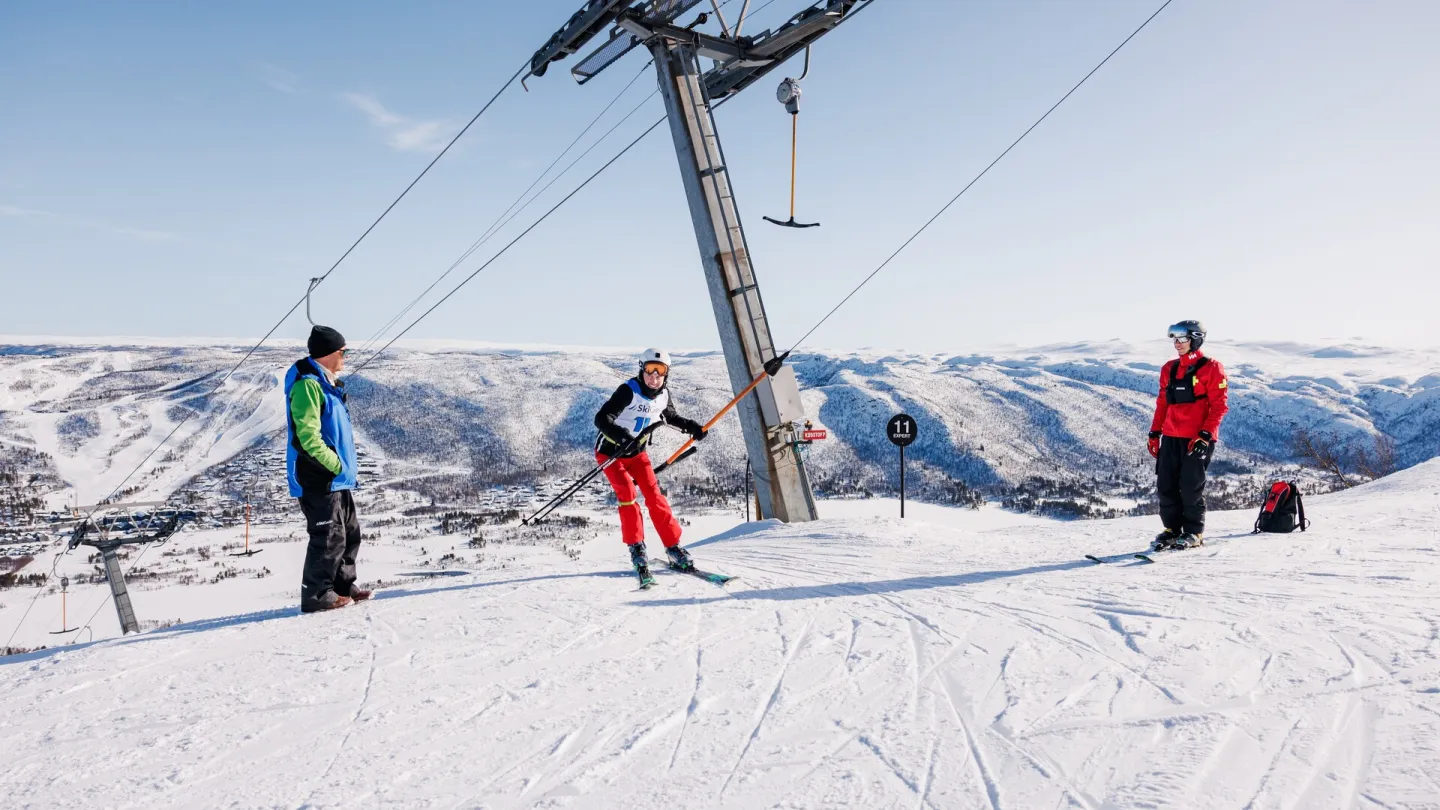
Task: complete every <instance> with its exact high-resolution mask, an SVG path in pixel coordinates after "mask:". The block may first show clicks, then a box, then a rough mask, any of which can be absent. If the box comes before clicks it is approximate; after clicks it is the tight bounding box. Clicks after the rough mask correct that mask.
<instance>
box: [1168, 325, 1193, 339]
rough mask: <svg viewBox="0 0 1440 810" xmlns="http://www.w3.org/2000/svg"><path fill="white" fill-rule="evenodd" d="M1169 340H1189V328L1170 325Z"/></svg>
mask: <svg viewBox="0 0 1440 810" xmlns="http://www.w3.org/2000/svg"><path fill="white" fill-rule="evenodd" d="M1168 334H1169V335H1170V339H1171V340H1190V330H1189V329H1187V328H1185V327H1183V326H1172V327H1170V329H1169V333H1168Z"/></svg>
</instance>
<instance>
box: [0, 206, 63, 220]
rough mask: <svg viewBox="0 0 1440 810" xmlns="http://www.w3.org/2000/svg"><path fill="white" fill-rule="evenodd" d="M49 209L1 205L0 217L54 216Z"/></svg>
mask: <svg viewBox="0 0 1440 810" xmlns="http://www.w3.org/2000/svg"><path fill="white" fill-rule="evenodd" d="M53 216H55V215H54V214H52V213H50V212H49V211H36V210H35V209H33V208H20V207H19V206H15V205H0V217H29V218H32V219H33V218H39V217H53Z"/></svg>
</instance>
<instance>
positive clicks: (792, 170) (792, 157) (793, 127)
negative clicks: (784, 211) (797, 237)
mask: <svg viewBox="0 0 1440 810" xmlns="http://www.w3.org/2000/svg"><path fill="white" fill-rule="evenodd" d="M799 122H800V116H799V115H798V114H795V115H791V116H790V219H791V220H792V221H793V220H794V219H795V130H796V127H797V126H798V125H799Z"/></svg>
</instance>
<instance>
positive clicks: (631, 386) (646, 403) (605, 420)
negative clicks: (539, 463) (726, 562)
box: [595, 349, 705, 587]
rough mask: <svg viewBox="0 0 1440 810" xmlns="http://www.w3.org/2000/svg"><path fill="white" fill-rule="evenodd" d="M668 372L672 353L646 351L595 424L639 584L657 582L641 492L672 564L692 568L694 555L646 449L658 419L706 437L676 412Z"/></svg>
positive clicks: (598, 454)
mask: <svg viewBox="0 0 1440 810" xmlns="http://www.w3.org/2000/svg"><path fill="white" fill-rule="evenodd" d="M669 375H670V355H669V354H667V353H666V352H663V351H660V350H659V349H646V350H645V351H644V353H642V354H641V355H640V369H639V373H637V374H636V375H635V376H634V377H633V378H631V379H629V380H626V381H625V383H624V384H623V385H621V386H620V387H619V388H617V389H615V393H614V394H612V395H611V396H610V400H609V401H608V402H606V403H605V405H604V406H603V407H602V408H600V412H599V413H597V414H595V427H596V428H598V429H599V430H600V436H599V437H598V438H597V439H596V440H595V460H596V461H597V462H599V463H601V464H604V463H605V462H606V461H609V460H610V459H611V458H614V459H615V463H613V464H611V465H610V466H609V467H606V468H605V477H606V478H608V479H609V480H610V486H612V487H614V488H615V499H616V500H617V501H619V502H620V536H621V539H623V540H624V541H625V544H626V545H627V546H629V547H630V561H631V562H632V563H633V564H634V565H635V573H636V574H638V575H639V576H640V584H641V585H642V586H647V587H648V586H649V585H650V584H652V583H654V579H653V578H651V576H650V566H649V563H648V561H647V558H646V556H645V526H644V523H643V521H642V518H641V516H640V505H639V503H638V502H637V498H638V496H637V492H636V490H637V489H638V490H639V495H643V496H644V498H645V507H646V508H647V509H648V510H649V511H650V522H651V523H652V524H654V526H655V532H656V534H659V535H660V542H662V543H664V544H665V554H666V556H667V557H669V559H670V565H671V566H673V567H675V568H678V569H681V570H688V569H691V568H694V567H695V566H694V563H692V562H691V561H690V554H689V553H688V552H686V551H685V549H683V548H681V547H680V523H679V521H677V520H676V519H675V515H674V514H673V513H672V512H671V511H670V502H669V501H667V500H666V499H665V496H664V495H663V494H662V493H661V492H660V484H659V483H658V482H657V481H656V480H655V470H654V469H653V468H652V467H651V466H650V456H649V454H647V453H646V452H645V447H646V445H648V444H649V442H650V434H649V433H647V432H646V428H648V427H651V426H652V425H654V424H657V423H663V424H667V425H671V426H674V427H676V428H679V429H680V430H682V431H684V432H685V433H688V434H690V435H691V436H693V437H694V438H695V439H697V440H700V439H704V438H705V428H704V427H702V426H701V425H700V423H698V422H695V421H693V420H690V419H686V418H685V417H683V416H680V415H679V414H677V413H675V406H674V404H673V403H672V402H671V401H670V390H669V388H668V387H667V386H666V379H667V378H668V377H669Z"/></svg>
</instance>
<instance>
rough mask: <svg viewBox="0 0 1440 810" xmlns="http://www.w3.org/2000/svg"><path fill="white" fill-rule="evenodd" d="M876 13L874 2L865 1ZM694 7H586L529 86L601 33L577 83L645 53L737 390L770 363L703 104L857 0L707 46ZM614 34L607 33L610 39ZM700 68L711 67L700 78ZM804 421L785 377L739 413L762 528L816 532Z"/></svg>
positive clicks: (622, 3) (712, 39)
mask: <svg viewBox="0 0 1440 810" xmlns="http://www.w3.org/2000/svg"><path fill="white" fill-rule="evenodd" d="M869 1H870V2H873V0H869ZM699 2H700V0H591V2H589V3H587V4H585V6H584V7H583V8H581V10H580V11H578V12H576V14H575V15H574V16H572V17H571V18H570V20H569V21H568V22H567V23H566V24H565V26H564V27H563V28H561V29H560V30H559V31H557V32H556V33H555V35H554V36H552V37H551V38H550V39H549V41H547V42H546V43H545V45H544V46H543V47H542V48H541V49H540V50H539V51H537V52H536V53H535V56H534V57H533V58H532V59H531V63H530V68H531V69H530V72H531V74H532V75H535V76H540V75H543V74H544V73H545V71H546V69H547V68H548V67H549V65H550V63H551V62H555V61H558V60H561V59H564V58H566V57H567V56H569V55H570V54H572V53H578V52H579V51H580V50H582V49H583V48H585V47H586V46H587V45H588V44H589V43H590V42H591V41H592V40H593V39H594V38H596V37H597V36H599V35H600V34H601V33H603V32H604V31H605V30H606V29H607V28H610V32H609V35H608V39H607V41H606V42H605V43H604V44H603V45H601V46H600V47H599V49H597V50H595V51H593V52H591V53H590V54H589V55H588V56H586V57H585V58H583V59H581V60H580V62H579V63H578V64H577V65H576V66H575V68H574V69H573V70H572V71H571V74H572V75H573V76H574V77H575V79H576V81H578V82H580V83H582V84H583V83H585V82H587V81H589V80H590V79H592V78H594V77H595V76H596V75H598V74H599V73H600V72H601V71H603V70H604V69H605V68H607V67H609V66H610V65H612V64H614V63H615V62H617V61H619V60H620V59H621V58H622V57H623V56H624V55H625V54H626V53H628V52H629V51H631V50H633V49H635V48H636V47H639V46H641V45H644V46H645V47H646V48H647V49H648V50H649V51H650V53H651V55H652V56H653V57H654V58H655V66H656V72H657V76H658V79H659V82H660V89H661V93H662V95H663V97H664V99H665V110H666V113H667V115H668V117H669V120H670V131H671V135H672V137H673V139H674V142H675V151H676V156H677V158H678V159H679V162H680V174H681V178H682V180H683V181H684V186H685V192H686V196H687V198H688V199H689V204H690V216H691V221H692V224H693V225H694V227H695V236H696V241H697V242H698V244H699V248H700V259H701V264H702V266H703V268H704V270H705V277H706V282H707V285H708V287H709V290H710V300H711V305H712V308H713V309H714V311H715V321H716V325H717V326H718V328H719V332H720V341H721V345H722V347H723V348H724V352H725V362H726V366H727V368H728V370H729V374H730V383H731V386H732V390H733V391H736V392H739V391H742V390H744V389H745V387H746V386H747V385H749V384H750V382H751V381H752V380H754V379H755V378H756V376H757V375H759V374H761V373H763V371H764V367H765V364H766V362H767V361H771V360H774V358H775V357H776V355H777V354H778V352H777V351H776V349H775V345H774V341H773V340H772V339H771V334H770V325H769V321H768V319H767V318H766V315H765V307H764V302H763V301H762V299H761V296H760V287H759V284H758V282H757V281H756V279H755V274H754V270H753V268H752V266H751V264H750V251H749V248H748V246H747V245H746V241H745V232H744V229H743V227H742V225H741V222H740V217H739V214H738V210H737V208H736V205H735V199H734V195H733V192H732V189H731V186H730V179H729V175H728V172H727V171H726V168H725V160H724V152H723V150H722V149H721V147H720V140H719V136H718V134H717V133H716V129H715V120H714V116H713V115H712V104H713V103H714V102H716V101H718V100H720V99H722V98H724V97H726V96H730V95H733V94H735V93H738V92H740V91H741V90H743V89H745V88H746V87H748V86H750V85H751V84H753V83H754V82H756V81H757V80H759V79H760V78H761V77H763V76H765V75H766V74H767V73H769V72H770V71H771V70H773V69H775V68H777V67H779V66H780V65H781V64H783V63H784V62H785V60H786V59H788V58H790V57H791V56H793V55H795V54H798V53H800V52H801V51H803V50H805V49H806V48H807V47H808V46H810V45H811V44H813V43H814V42H815V41H816V40H817V39H819V38H820V37H821V36H824V35H825V34H826V33H828V32H829V31H830V30H832V29H833V28H834V27H835V26H836V25H839V24H840V22H841V21H842V20H843V19H844V18H845V16H846V15H847V14H849V13H851V11H852V10H854V9H855V8H856V7H857V6H861V5H863V3H864V2H866V0H822V2H818V3H814V4H813V5H811V6H809V7H808V8H806V9H804V10H802V11H800V12H799V13H797V14H795V15H794V16H792V17H790V18H789V19H788V20H787V21H786V22H785V23H784V24H783V25H781V26H779V27H778V28H776V29H774V30H767V31H763V32H761V33H760V34H757V35H755V36H753V37H729V36H715V35H712V34H706V33H703V32H701V31H697V30H695V28H696V27H697V23H699V22H700V20H698V19H697V20H696V22H695V23H692V24H691V25H690V26H688V27H686V26H680V25H677V24H676V20H677V18H678V17H679V16H680V15H682V14H684V13H685V12H687V11H689V10H690V9H692V8H694V7H695V6H696V5H699ZM612 26H613V27H612ZM701 57H704V58H707V59H710V60H712V61H713V62H714V64H713V66H712V67H711V68H710V69H709V70H705V71H702V70H701V67H700V59H701ZM804 418H805V410H804V406H803V405H802V404H801V402H800V389H799V385H798V383H797V382H796V380H795V375H794V372H793V370H791V369H789V368H788V367H786V368H782V369H781V371H780V372H779V373H777V374H775V375H773V376H772V377H770V378H769V379H767V380H765V381H764V382H763V383H762V384H761V385H760V386H758V387H757V388H756V389H755V391H754V395H753V396H751V397H747V398H746V399H745V402H744V404H743V405H742V406H741V408H740V423H741V427H742V429H743V431H744V434H745V446H746V449H747V451H748V452H749V456H750V468H751V471H752V472H753V473H754V475H755V479H756V481H757V484H758V485H757V487H756V489H757V493H756V494H757V496H758V499H759V501H760V509H761V517H766V518H769V517H774V518H779V519H780V520H783V521H787V522H789V521H803V520H814V519H815V518H816V512H815V500H814V496H813V495H812V493H811V490H810V481H809V477H808V476H807V475H806V473H805V468H804V465H803V462H802V460H801V457H800V455H799V452H798V450H797V447H798V445H797V442H798V441H799V432H798V428H797V427H796V425H797V424H799V423H802V422H804Z"/></svg>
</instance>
